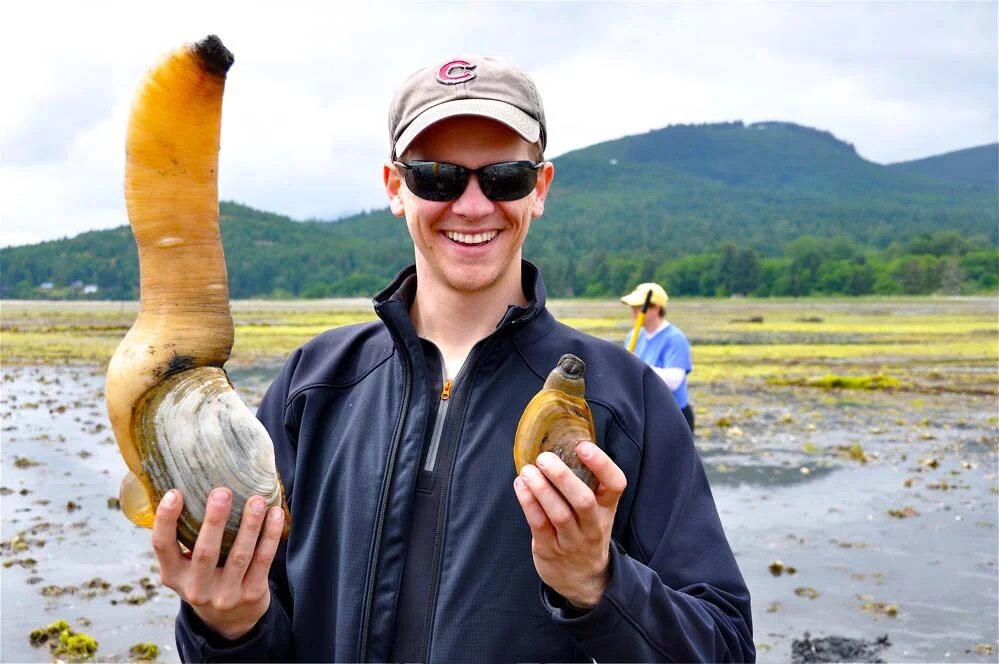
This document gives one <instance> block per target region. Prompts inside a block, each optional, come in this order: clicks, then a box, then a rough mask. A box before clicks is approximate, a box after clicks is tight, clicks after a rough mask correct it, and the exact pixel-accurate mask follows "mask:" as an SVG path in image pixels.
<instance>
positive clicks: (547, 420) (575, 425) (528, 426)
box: [513, 354, 597, 491]
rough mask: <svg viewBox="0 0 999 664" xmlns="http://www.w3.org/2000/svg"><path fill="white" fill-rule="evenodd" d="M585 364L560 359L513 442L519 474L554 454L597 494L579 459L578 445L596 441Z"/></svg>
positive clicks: (572, 358) (568, 356) (523, 417)
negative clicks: (543, 456) (543, 457)
mask: <svg viewBox="0 0 999 664" xmlns="http://www.w3.org/2000/svg"><path fill="white" fill-rule="evenodd" d="M585 370H586V364H585V363H584V362H583V361H582V360H581V359H579V358H578V357H576V356H575V355H572V354H566V355H563V356H562V357H561V358H559V361H558V363H557V364H556V365H555V368H554V369H552V370H551V372H550V373H549V374H548V377H547V378H546V379H545V383H544V385H543V386H542V388H541V391H540V392H538V393H537V394H535V395H534V398H532V399H531V400H530V402H528V404H527V407H526V408H524V412H523V414H522V415H521V416H520V422H519V423H518V424H517V433H516V436H515V438H514V443H513V461H514V465H515V466H516V467H517V472H518V473H519V472H520V469H521V468H523V467H524V466H525V465H526V464H529V463H534V462H535V460H536V459H537V458H538V455H539V454H541V453H542V452H552V453H553V454H555V455H557V456H558V457H559V458H560V459H562V461H563V462H564V463H565V465H567V466H568V467H569V469H570V470H572V472H573V473H574V474H575V475H576V477H578V478H579V479H581V480H583V483H585V484H586V486H588V487H590V489H592V490H594V491H596V489H597V479H596V477H594V476H593V473H592V472H590V469H589V468H587V467H586V466H585V465H584V464H583V462H582V461H580V459H579V457H578V456H576V445H578V444H579V443H581V442H583V441H590V442H592V443H596V442H597V436H596V427H595V426H594V424H593V414H592V413H591V412H590V407H589V405H588V404H587V403H586V399H585V398H584V397H585V396H586V382H585V381H584V380H583V373H584V372H585Z"/></svg>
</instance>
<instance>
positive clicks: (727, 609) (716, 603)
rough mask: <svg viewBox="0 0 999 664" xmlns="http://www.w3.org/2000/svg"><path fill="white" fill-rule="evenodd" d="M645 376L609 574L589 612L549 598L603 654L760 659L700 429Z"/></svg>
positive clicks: (589, 646)
mask: <svg viewBox="0 0 999 664" xmlns="http://www.w3.org/2000/svg"><path fill="white" fill-rule="evenodd" d="M643 380H644V395H645V404H646V408H645V421H644V428H643V431H644V435H643V455H642V462H641V467H640V470H639V472H638V479H637V482H638V483H637V486H636V491H635V499H634V502H633V503H632V509H631V511H630V518H629V522H628V524H627V526H626V527H625V528H623V529H620V530H619V529H618V528H617V527H616V528H615V532H616V533H618V532H620V533H621V537H620V540H621V541H617V540H615V541H612V542H611V551H610V573H611V578H610V583H609V585H608V586H607V589H606V590H605V591H604V596H603V598H602V599H601V600H600V602H599V603H598V604H597V606H595V607H593V609H591V610H589V611H587V612H579V611H575V610H573V609H572V607H571V606H570V605H568V603H567V602H565V600H564V599H562V598H561V597H559V596H558V595H557V594H556V593H555V592H554V591H552V590H551V589H550V588H547V587H544V588H543V590H542V601H543V602H544V603H545V604H546V607H547V608H548V610H549V612H550V613H551V615H552V618H553V620H555V622H556V623H557V624H559V625H561V626H562V627H563V628H564V629H565V630H566V631H567V632H568V633H569V634H570V635H571V636H572V638H573V639H574V640H575V641H576V643H577V645H578V646H579V647H580V648H581V649H582V650H583V651H584V652H585V653H586V654H587V655H589V656H590V657H592V658H594V659H595V660H596V661H598V662H605V661H632V662H639V661H643V662H651V661H666V662H671V661H672V662H695V661H700V662H723V661H755V659H756V648H755V645H754V644H753V633H752V614H751V612H750V598H749V591H748V589H747V588H746V584H745V582H744V581H743V578H742V574H741V573H740V571H739V567H738V565H737V564H736V561H735V557H734V556H733V554H732V550H731V548H730V547H729V544H728V541H727V540H726V538H725V533H724V531H723V530H722V525H721V521H720V519H719V518H718V512H717V510H716V508H715V503H714V498H713V497H712V495H711V489H710V488H709V486H708V481H707V476H706V475H705V473H704V467H703V466H702V464H701V460H700V456H699V455H698V453H697V449H696V448H695V447H694V442H693V437H692V436H691V433H690V430H689V429H688V428H687V426H686V423H685V421H684V419H683V415H682V414H681V413H680V411H679V409H678V408H677V407H676V404H675V402H674V401H673V400H672V399H670V398H668V392H666V391H665V390H666V386H665V385H664V383H663V382H662V381H661V380H660V379H659V378H658V376H656V375H655V374H653V373H652V372H651V371H646V372H645V374H644V379H643ZM656 403H658V404H662V405H661V406H656V407H650V406H649V404H656ZM618 518H621V515H620V514H619V515H618Z"/></svg>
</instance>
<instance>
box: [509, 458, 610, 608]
mask: <svg viewBox="0 0 999 664" xmlns="http://www.w3.org/2000/svg"><path fill="white" fill-rule="evenodd" d="M576 455H577V456H578V457H579V458H580V460H581V461H582V462H583V463H584V464H585V465H586V467H587V468H589V469H590V471H592V472H593V474H594V476H596V478H597V481H598V482H599V484H598V485H597V490H596V492H593V491H591V490H590V488H589V487H588V486H586V484H584V483H583V481H582V480H580V479H579V478H578V477H576V476H575V475H574V474H573V472H572V471H571V470H570V469H569V467H568V466H566V465H565V464H564V463H563V462H562V460H561V459H559V458H558V457H557V456H556V455H554V454H552V453H551V452H543V453H541V454H539V455H538V458H537V465H536V466H535V465H532V464H528V465H526V466H524V467H523V468H522V469H521V472H520V475H519V476H518V477H517V479H516V480H515V481H514V483H513V488H514V491H515V492H516V493H517V500H518V501H519V502H520V507H521V509H523V510H524V516H525V517H526V518H527V523H528V525H530V527H531V535H532V536H533V539H532V541H531V553H532V554H533V556H534V567H535V568H536V569H537V570H538V576H540V577H541V580H542V581H544V582H545V583H546V584H548V586H549V587H550V588H551V589H552V590H554V591H555V592H557V593H558V594H559V595H561V596H562V597H564V598H565V599H566V600H568V601H569V603H571V604H572V605H573V606H575V607H576V608H580V609H590V608H593V607H594V606H596V605H597V603H598V602H599V601H600V598H601V597H603V593H604V589H605V588H606V587H607V583H608V582H609V581H610V569H609V566H610V537H611V528H612V527H613V525H614V514H615V513H616V512H617V503H618V500H620V498H621V494H622V493H624V488H625V486H626V485H627V479H626V478H625V476H624V472H623V471H622V470H621V469H620V468H619V467H618V466H617V464H615V463H614V462H613V461H612V460H611V458H610V457H609V456H607V454H605V453H604V451H603V450H601V449H600V448H599V447H597V446H596V445H594V444H593V443H590V442H583V443H580V444H579V445H577V446H576Z"/></svg>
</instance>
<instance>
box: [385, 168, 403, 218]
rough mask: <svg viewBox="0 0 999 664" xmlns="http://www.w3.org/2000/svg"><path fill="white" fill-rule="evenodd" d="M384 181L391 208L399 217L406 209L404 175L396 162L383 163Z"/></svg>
mask: <svg viewBox="0 0 999 664" xmlns="http://www.w3.org/2000/svg"><path fill="white" fill-rule="evenodd" d="M382 182H383V183H384V184H385V195H386V196H388V200H389V210H391V211H392V214H394V215H395V216H397V217H402V216H404V215H405V214H406V209H405V207H403V204H402V192H401V190H402V177H401V176H400V175H399V169H398V168H396V166H395V164H392V163H389V162H387V161H386V162H385V163H384V164H383V165H382Z"/></svg>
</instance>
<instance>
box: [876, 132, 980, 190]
mask: <svg viewBox="0 0 999 664" xmlns="http://www.w3.org/2000/svg"><path fill="white" fill-rule="evenodd" d="M889 168H891V169H892V170H896V171H899V172H901V173H915V174H919V175H928V176H930V177H933V178H939V179H941V180H948V181H951V182H963V183H966V184H972V185H977V186H978V187H980V188H982V189H989V190H991V191H993V192H994V191H995V190H996V188H997V187H999V143H991V144H989V145H980V146H979V147H977V148H968V149H966V150H957V151H956V152H948V153H946V154H941V155H937V156H936V157H927V158H926V159H917V160H915V161H903V162H899V163H897V164H891V165H890V166H889Z"/></svg>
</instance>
